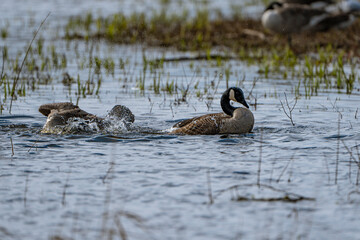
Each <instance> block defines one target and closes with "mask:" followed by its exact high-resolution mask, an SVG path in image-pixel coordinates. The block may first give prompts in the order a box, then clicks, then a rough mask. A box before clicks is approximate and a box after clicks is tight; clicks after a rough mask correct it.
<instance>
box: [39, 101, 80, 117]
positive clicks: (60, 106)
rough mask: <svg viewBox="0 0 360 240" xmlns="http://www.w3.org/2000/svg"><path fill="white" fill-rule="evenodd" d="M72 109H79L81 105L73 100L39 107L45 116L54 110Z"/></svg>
mask: <svg viewBox="0 0 360 240" xmlns="http://www.w3.org/2000/svg"><path fill="white" fill-rule="evenodd" d="M71 109H79V107H78V106H76V105H74V104H73V103H71V102H61V103H49V104H44V105H41V106H40V107H39V112H41V113H42V114H43V115H45V116H48V115H49V114H50V113H51V111H52V110H57V111H61V110H71Z"/></svg>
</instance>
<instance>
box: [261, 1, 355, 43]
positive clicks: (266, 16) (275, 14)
mask: <svg viewBox="0 0 360 240" xmlns="http://www.w3.org/2000/svg"><path fill="white" fill-rule="evenodd" d="M355 19H356V18H355V16H354V15H353V14H351V13H331V12H328V11H325V10H322V9H314V8H311V7H309V6H307V5H301V4H287V3H281V2H272V3H271V4H270V5H269V6H268V7H267V8H266V9H265V11H264V13H263V15H262V17H261V23H262V25H263V26H264V28H266V29H268V30H270V31H271V32H273V33H278V34H283V35H287V36H288V40H289V44H290V45H291V35H292V34H296V33H301V32H319V31H328V30H330V29H334V28H346V27H348V26H350V25H351V24H352V23H353V22H354V21H355Z"/></svg>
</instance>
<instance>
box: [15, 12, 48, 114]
mask: <svg viewBox="0 0 360 240" xmlns="http://www.w3.org/2000/svg"><path fill="white" fill-rule="evenodd" d="M50 13H51V12H49V13H48V15H46V17H45V19H44V20H43V21H42V22H41V24H40V26H39V27H38V29H37V30H36V32H35V34H34V36H33V38H32V40H31V42H30V44H29V46H28V48H27V50H26V54H25V57H24V59H23V61H22V63H21V66H20V69H19V71H18V73H17V76H16V78H15V79H14V82H13V86H12V89H11V100H10V108H9V113H10V114H11V108H12V103H13V100H14V96H15V89H16V85H17V82H18V81H19V79H20V73H21V70H22V68H23V67H24V64H25V60H26V58H27V56H28V54H29V52H30V49H31V45H32V43H33V42H34V40H35V38H36V36H37V34H38V33H39V31H40V29H41V27H42V26H43V25H44V23H45V21H46V19H47V18H48V17H49V16H50Z"/></svg>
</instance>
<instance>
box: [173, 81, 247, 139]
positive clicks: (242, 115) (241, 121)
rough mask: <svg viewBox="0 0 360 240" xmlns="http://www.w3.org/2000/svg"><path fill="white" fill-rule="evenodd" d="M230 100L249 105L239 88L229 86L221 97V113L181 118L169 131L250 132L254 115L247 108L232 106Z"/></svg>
mask: <svg viewBox="0 0 360 240" xmlns="http://www.w3.org/2000/svg"><path fill="white" fill-rule="evenodd" d="M230 100H233V101H236V102H239V103H242V104H243V105H244V106H245V107H247V108H248V107H249V106H248V105H247V103H246V101H245V98H244V95H243V92H242V90H241V89H240V88H229V89H228V90H226V91H225V92H224V93H223V96H222V98H221V107H222V109H223V111H224V112H223V113H212V114H207V115H203V116H200V117H195V118H191V119H186V120H183V121H181V122H179V123H177V124H175V125H174V126H173V128H175V129H174V130H173V131H171V134H187V135H214V134H240V133H248V132H251V130H252V129H253V126H254V115H253V114H252V112H251V111H250V110H249V109H247V108H242V107H239V108H234V107H232V106H231V105H230Z"/></svg>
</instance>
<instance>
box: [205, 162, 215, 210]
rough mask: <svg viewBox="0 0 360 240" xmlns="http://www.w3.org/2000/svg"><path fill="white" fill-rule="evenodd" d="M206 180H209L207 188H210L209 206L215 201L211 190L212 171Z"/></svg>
mask: <svg viewBox="0 0 360 240" xmlns="http://www.w3.org/2000/svg"><path fill="white" fill-rule="evenodd" d="M206 179H207V186H208V196H209V204H210V205H211V204H213V203H214V199H213V196H212V190H211V179H210V169H208V170H207V173H206Z"/></svg>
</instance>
